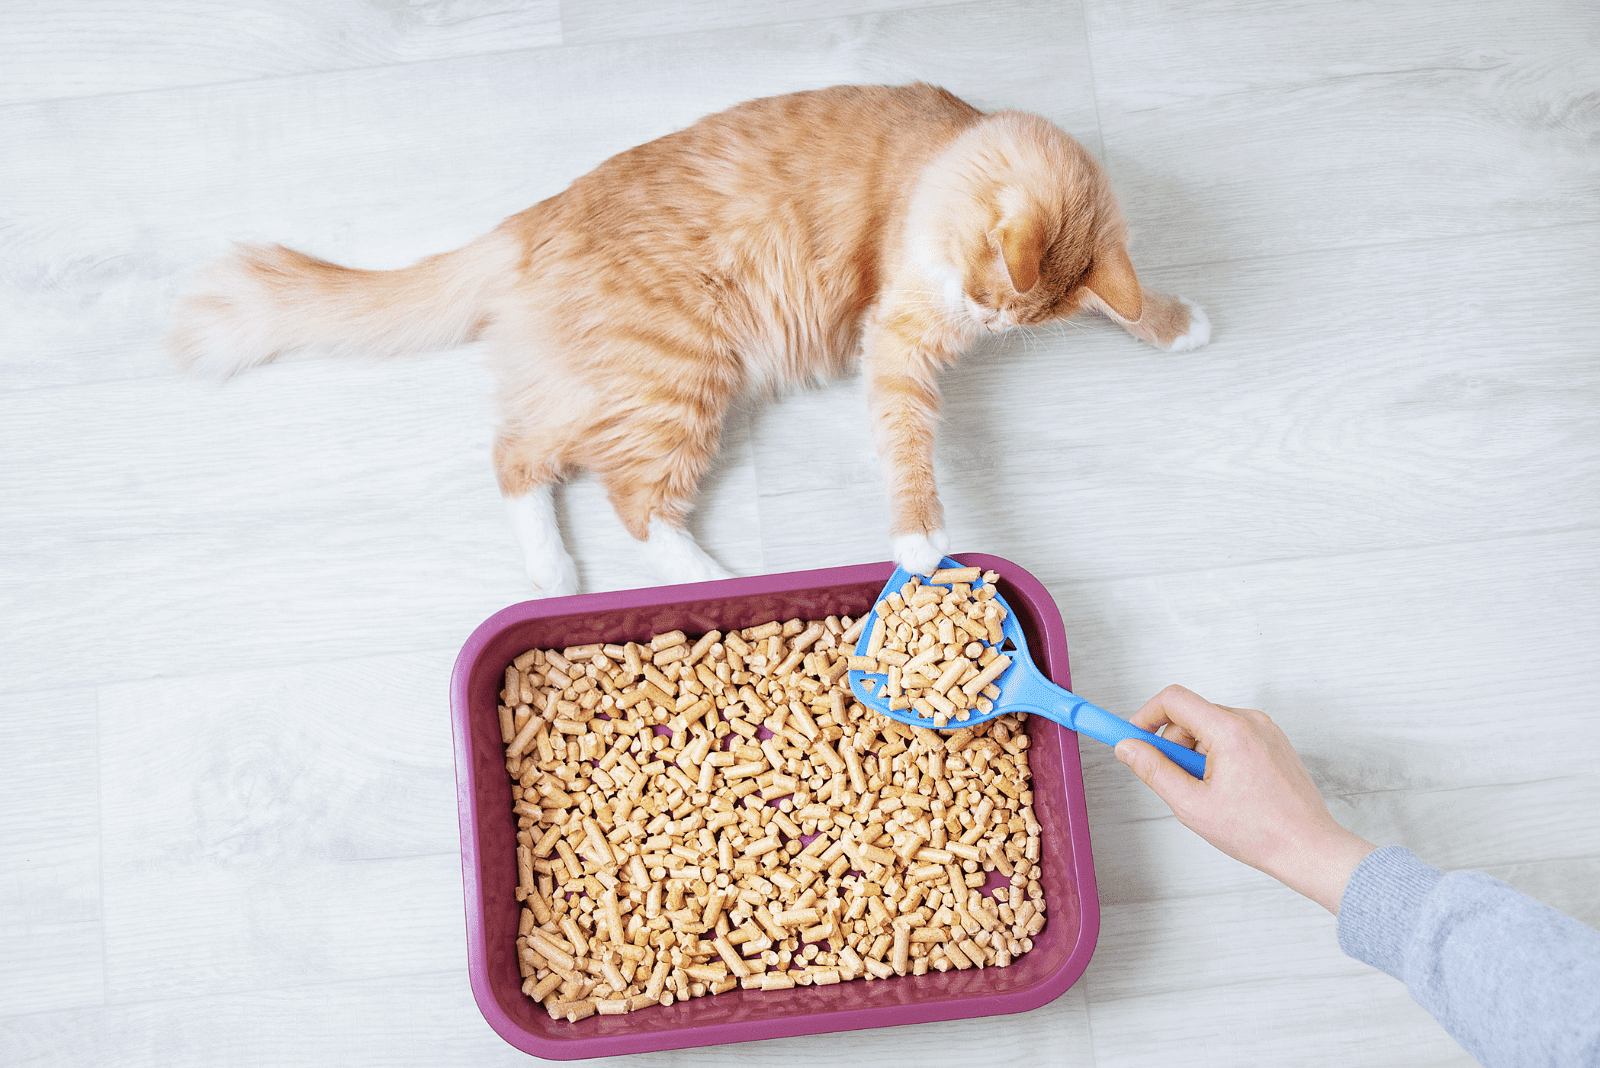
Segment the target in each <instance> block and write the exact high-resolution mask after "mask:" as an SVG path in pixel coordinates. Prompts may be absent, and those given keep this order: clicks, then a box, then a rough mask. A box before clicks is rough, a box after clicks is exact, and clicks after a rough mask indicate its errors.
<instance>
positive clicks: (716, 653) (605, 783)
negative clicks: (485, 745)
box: [498, 568, 1046, 1023]
mask: <svg viewBox="0 0 1600 1068" xmlns="http://www.w3.org/2000/svg"><path fill="white" fill-rule="evenodd" d="M945 577H946V578H947V579H948V581H951V582H954V583H957V584H958V585H957V586H955V590H956V591H959V594H958V595H957V596H952V595H951V592H952V591H950V590H943V589H933V588H929V587H926V586H919V585H917V584H911V585H909V586H908V587H907V588H906V589H905V590H903V591H901V592H900V593H899V594H896V595H895V596H894V597H893V598H891V599H890V600H889V602H888V603H887V604H885V605H883V606H880V611H876V612H868V613H864V614H863V615H861V616H859V617H856V618H850V617H839V618H830V619H826V620H810V621H808V620H799V619H791V620H786V621H785V620H774V621H771V622H767V623H763V624H760V625H758V626H754V627H747V628H744V629H742V630H731V631H726V632H721V631H710V632H707V633H705V634H702V635H698V636H695V635H690V634H686V633H685V632H683V631H671V632H668V633H665V634H658V635H655V636H653V637H652V638H650V639H649V640H647V641H642V642H621V643H591V644H587V645H578V646H571V647H568V648H564V649H530V650H528V651H527V652H525V653H523V654H522V655H521V656H519V657H517V658H516V659H515V660H514V661H512V663H511V664H510V665H508V667H507V669H506V672H505V680H504V687H503V689H502V691H501V694H500V698H501V700H500V704H499V709H500V710H502V711H500V712H499V713H498V714H499V728H500V736H501V741H502V743H503V744H504V745H505V750H506V768H507V771H508V773H509V774H510V777H511V781H512V784H513V786H514V787H515V791H514V795H513V796H514V805H513V814H514V818H515V820H516V825H517V851H516V870H517V882H518V885H517V899H518V900H519V901H521V902H522V906H523V908H522V913H521V917H520V921H519V923H518V935H517V943H518V945H517V950H518V953H517V960H518V964H519V967H520V968H521V969H522V974H523V986H522V989H523V992H524V993H525V994H526V995H527V996H528V997H530V998H532V999H533V1000H534V1001H536V1002H539V1003H540V1004H541V1005H543V1007H544V1009H545V1011H546V1012H548V1013H549V1014H550V1016H551V1017H552V1018H553V1019H560V1020H566V1021H569V1022H573V1023H576V1022H578V1021H580V1020H583V1019H587V1018H588V1017H590V1016H596V1015H604V1016H610V1015H619V1014H622V1013H627V1012H637V1011H639V1010H640V1009H644V1008H648V1007H650V1006H653V1005H671V1004H674V1003H676V1002H678V1001H683V1000H690V999H693V998H697V997H714V996H716V995H717V994H720V993H724V992H726V991H729V990H738V989H748V990H791V989H794V988H795V987H796V986H809V987H816V986H832V985H835V984H837V983H841V982H852V981H858V980H860V981H865V980H869V979H870V980H873V981H877V980H883V979H890V978H893V977H896V976H916V975H922V974H925V973H926V972H927V971H929V970H930V968H931V969H932V970H935V971H945V970H948V969H950V968H960V969H967V968H973V967H1004V966H1006V965H1008V964H1010V963H1011V962H1013V961H1014V960H1015V959H1016V958H1017V957H1018V956H1020V955H1021V954H1022V953H1024V952H1027V950H1028V949H1031V948H1032V944H1033V943H1032V939H1033V938H1034V937H1036V936H1037V935H1038V934H1039V933H1040V931H1042V930H1043V928H1044V925H1045V922H1046V918H1045V899H1044V896H1043V893H1042V891H1040V890H1039V883H1038V878H1039V843H1040V826H1039V822H1038V820H1037V819H1036V818H1035V817H1034V814H1033V809H1032V805H1031V801H1032V782H1031V773H1030V771H1029V768H1028V759H1027V758H1028V753H1027V750H1028V736H1027V734H1026V731H1025V720H1026V717H1025V716H1022V715H1016V714H1007V715H1002V716H999V717H997V718H996V719H994V720H993V721H991V722H988V723H984V724H981V725H974V726H970V727H966V728H963V729H962V730H960V731H956V732H953V733H952V734H950V735H941V734H939V733H938V732H936V731H932V730H928V729H926V728H921V727H906V726H903V725H901V724H898V723H895V722H893V721H891V720H889V719H887V718H885V717H883V716H880V715H878V714H877V713H875V712H872V711H870V710H868V709H866V708H863V707H862V706H861V705H860V704H858V703H857V702H856V701H855V700H854V699H853V698H852V696H851V694H850V691H849V687H848V676H847V672H848V671H849V670H850V669H851V668H852V667H857V666H863V667H864V666H865V665H858V664H857V663H856V658H855V654H854V647H855V642H856V641H857V640H858V639H859V636H860V634H861V633H862V628H863V627H865V626H868V625H873V627H874V629H873V638H872V640H873V642H874V645H873V650H872V653H873V656H872V662H873V663H874V664H877V665H887V666H890V667H892V668H893V669H894V670H895V672H896V675H895V681H896V686H897V687H898V688H899V691H900V693H902V694H904V695H914V696H915V699H916V700H918V701H921V702H923V703H924V704H925V705H926V706H927V707H928V708H929V709H931V710H932V711H933V712H934V713H935V714H936V715H940V716H943V715H965V714H967V713H968V710H970V709H973V708H976V707H978V705H977V703H976V701H977V700H986V699H987V698H984V697H982V696H978V697H977V698H974V695H982V694H984V693H985V688H986V687H987V688H989V689H993V687H992V683H993V680H994V679H995V678H997V677H998V675H999V673H1000V672H1001V671H1003V670H1004V668H1005V666H1006V665H1005V664H1004V663H1002V661H1003V660H1004V659H1005V658H1004V655H1003V654H996V653H995V651H994V649H993V648H992V645H991V644H989V642H990V638H989V635H990V633H991V632H992V631H993V630H994V629H995V627H997V626H998V616H997V614H996V613H993V612H989V611H988V609H991V608H995V607H996V606H994V605H992V604H990V603H988V598H987V597H983V596H976V597H974V596H973V595H972V592H971V589H970V585H969V584H970V583H972V582H974V581H976V580H977V579H978V577H979V576H978V574H977V573H976V572H975V570H974V569H970V568H968V569H953V570H952V572H951V573H949V574H948V575H946V576H945ZM988 578H989V581H991V582H992V581H993V579H992V576H989V577H988ZM963 597H965V598H966V600H965V601H963V600H962V598H963ZM919 616H920V617H922V618H920V619H919V618H918V617H919ZM891 620H892V623H893V625H892V626H891V625H889V621H891ZM911 621H915V622H914V623H913V622H911ZM991 624H994V626H991ZM946 639H952V640H946ZM974 646H977V647H978V648H973V647H974ZM997 665H998V666H997ZM979 680H982V681H979ZM969 687H970V689H969ZM907 700H910V698H909V697H908V698H907ZM935 701H937V702H938V703H934V702H935ZM969 868H970V869H971V870H970V871H969V870H967V869H969ZM989 873H994V874H993V876H992V878H994V879H997V880H999V882H1000V885H999V886H997V887H996V889H995V890H994V891H993V892H992V893H988V892H987V891H985V890H984V889H983V887H984V886H985V885H986V882H987V881H988V880H989V879H991V875H990V874H989Z"/></svg>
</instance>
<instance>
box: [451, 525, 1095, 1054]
mask: <svg viewBox="0 0 1600 1068" xmlns="http://www.w3.org/2000/svg"><path fill="white" fill-rule="evenodd" d="M956 559H958V560H960V561H961V562H962V563H963V564H969V565H976V566H978V567H982V568H985V569H993V570H994V571H996V572H998V573H999V575H1000V580H999V585H1000V592H1001V594H1002V595H1003V596H1004V597H1005V598H1006V600H1007V601H1008V602H1009V603H1010V604H1011V606H1012V608H1013V610H1014V611H1015V612H1016V613H1017V615H1018V616H1019V618H1020V620H1021V623H1022V628H1023V631H1024V633H1025V634H1026V636H1027V639H1028V647H1029V649H1031V650H1032V651H1033V654H1034V656H1035V658H1036V660H1037V662H1038V664H1039V667H1040V669H1041V670H1042V671H1043V672H1044V673H1045V674H1046V675H1047V676H1049V677H1050V678H1051V679H1052V680H1054V681H1055V682H1057V683H1059V684H1060V685H1062V686H1064V687H1068V688H1070V687H1071V684H1072V679H1071V676H1070V675H1069V673H1068V669H1067V643H1066V635H1065V631H1064V629H1063V626H1062V622H1061V614H1060V612H1059V610H1058V609H1057V608H1056V606H1055V602H1054V601H1053V600H1052V599H1051V597H1050V594H1049V593H1048V592H1046V590H1045V588H1044V587H1043V586H1042V585H1040V584H1039V581H1038V580H1037V579H1035V578H1034V577H1033V576H1032V575H1030V574H1028V572H1027V571H1025V570H1023V569H1022V568H1020V567H1018V566H1017V565H1016V564H1013V563H1012V562H1011V561H1009V560H1004V559H1001V558H1000V557H997V556H984V555H982V554H977V553H969V554H963V555H960V556H958V557H956ZM893 571H894V565H893V564H891V563H888V562H884V563H877V564H860V565H856V566H853V567H833V568H824V569H821V570H817V571H796V572H793V573H790V574H786V575H763V576H759V577H756V578H738V579H726V580H723V581H720V582H702V583H696V584H693V585H686V586H660V587H655V588H652V589H643V590H619V591H616V592H613V593H595V594H583V595H579V596H576V597H562V598H556V599H553V600H546V601H525V602H523V603H522V604H516V605H512V606H511V607H510V608H506V609H503V610H502V611H500V612H497V613H495V614H494V615H493V616H491V617H490V618H489V619H487V620H485V621H484V623H483V624H482V625H481V626H479V627H478V629H477V630H475V631H473V633H472V636H471V637H470V638H468V639H467V642H466V644H465V645H464V646H463V647H462V649H461V653H460V655H459V656H458V657H457V658H456V665H455V671H454V673H453V674H452V676H451V680H450V715H451V722H452V724H453V726H454V732H455V746H456V807H457V809H458V811H459V814H460V817H461V874H462V880H463V882H464V883H465V890H466V911H467V967H468V971H469V973H470V975H471V979H472V993H473V996H474V997H475V998H476V999H477V1002H478V1008H479V1010H481V1011H482V1013H483V1016H484V1019H485V1020H487V1021H488V1023H489V1026H490V1027H492V1028H494V1030H495V1031H496V1032H497V1033H498V1034H499V1035H500V1037H501V1038H504V1039H505V1040H506V1041H507V1042H509V1043H511V1044H512V1045H513V1046H515V1047H517V1048H518V1049H520V1050H522V1051H523V1052H525V1053H530V1054H533V1055H534V1056H536V1057H542V1058H546V1059H551V1060H575V1059H579V1058H584V1057H610V1056H616V1055H619V1054H627V1053H648V1052H652V1051H656V1050H667V1049H684V1048H688V1047H694V1046H714V1045H720V1044H722V1043H727V1042H749V1041H753V1040H756V1039H765V1038H784V1037H788V1036H792V1035H813V1034H821V1033H831V1032H836V1031H851V1030H857V1029H861V1028H868V1027H890V1026H894V1025H898V1024H914V1023H927V1022H929V1021H933V1020H959V1019H966V1018H968V1017H974V1016H997V1015H1002V1014H1004V1013H1011V1012H1026V1011H1027V1010H1029V1009H1035V1008H1038V1007H1039V1006H1041V1005H1045V1004H1047V1003H1049V1002H1050V1001H1053V1000H1054V999H1055V998H1057V997H1059V996H1060V995H1061V994H1063V993H1065V992H1066V990H1067V988H1068V987H1070V986H1071V985H1072V984H1073V983H1074V982H1076V981H1077V979H1078V977H1079V976H1080V975H1082V974H1083V971H1084V969H1085V968H1087V967H1088V965H1089V958H1090V957H1091V956H1092V955H1093V953H1094V946H1095V939H1096V937H1097V936H1098V934H1099V931H1100V901H1099V898H1098V896H1097V895H1096V892H1095V879H1094V858H1093V856H1092V855H1091V853H1090V849H1089V821H1088V813H1087V810H1086V808H1085V805H1084V794H1083V769H1082V766H1081V765H1080V764H1079V761H1078V740H1077V736H1076V735H1075V734H1074V733H1073V732H1071V731H1069V730H1067V729H1066V728H1065V727H1062V726H1059V725H1057V724H1055V723H1051V722H1049V721H1047V720H1044V719H1041V718H1039V717H1033V718H1031V719H1030V721H1029V725H1028V734H1029V736H1030V738H1031V740H1032V745H1031V748H1030V749H1029V754H1030V766H1031V768H1032V771H1033V793H1034V801H1033V807H1034V814H1035V816H1036V817H1037V818H1038V820H1039V823H1040V825H1041V827H1042V828H1043V831H1042V838H1041V843H1040V845H1041V853H1042V854H1043V855H1042V857H1041V867H1042V868H1043V877H1042V878H1041V879H1040V885H1041V886H1042V888H1043V889H1044V893H1045V900H1046V902H1047V904H1048V911H1049V924H1048V925H1047V926H1046V927H1045V929H1044V931H1043V932H1042V933H1041V934H1040V935H1039V936H1038V937H1037V938H1035V939H1034V948H1033V951H1032V952H1030V953H1027V954H1024V955H1023V956H1022V957H1020V958H1018V959H1017V961H1016V962H1015V963H1014V964H1012V965H1011V966H1010V967H1007V968H984V969H981V970H980V969H969V970H967V971H955V970H952V971H949V972H945V973H939V972H935V971H930V972H929V973H928V974H927V975H920V976H909V975H908V976H903V977H899V978H893V979H885V980H871V981H868V980H861V979H858V980H855V981H853V982H846V983H840V984H838V985H836V986H826V987H795V988H794V989H792V990H782V991H760V990H734V991H730V992H729V993H726V994H719V995H716V996H713V997H704V998H696V999H693V1000H691V1001H683V1002H678V1003H676V1004H673V1005H671V1006H669V1007H667V1008H649V1009H642V1010H640V1011H638V1012H633V1013H629V1014H627V1015H624V1016H592V1017H590V1018H589V1019H587V1020H580V1021H578V1022H576V1023H567V1022H566V1021H565V1020H552V1019H550V1018H549V1016H548V1015H546V1013H545V1011H544V1008H543V1007H542V1006H540V1005H538V1004H536V1003H534V1002H533V1001H530V1000H529V999H528V998H527V997H526V996H525V995H524V994H523V993H522V979H521V976H520V975H519V974H518V971H517V962H516V937H517V920H518V915H519V912H520V906H519V904H518V903H517V901H516V897H515V891H516V884H517V871H516V824H515V821H514V820H513V818H512V812H511V782H510V780H509V779H508V778H507V776H506V770H505V756H504V747H503V746H502V744H501V741H500V726H499V718H498V715H497V712H496V705H497V702H498V697H499V691H500V686H501V684H502V681H503V677H504V673H505V667H506V665H507V664H508V663H510V662H511V660H512V659H513V658H515V657H517V656H519V655H520V654H522V653H523V652H525V651H527V650H528V649H532V648H535V647H538V648H565V647H567V646H571V645H584V644H587V643H590V642H612V643H622V642H628V641H639V642H642V641H648V640H649V638H650V636H651V635H652V634H659V633H661V632H663V631H669V630H683V631H685V632H687V633H688V634H690V635H696V634H701V633H704V632H705V631H708V630H713V629H716V630H724V631H726V630H730V629H734V628H740V627H749V626H754V625H756V624H758V623H765V622H766V621H768V620H771V619H778V620H785V619H793V618H795V617H797V616H798V617H799V618H801V619H822V618H824V617H826V616H830V615H850V616H858V615H860V614H861V613H863V612H865V611H867V610H869V609H870V608H871V606H872V604H873V602H874V600H875V599H876V598H877V596H878V593H879V591H880V590H881V589H882V588H883V583H884V581H885V580H886V579H887V578H888V577H889V575H890V574H891V573H892V572H893Z"/></svg>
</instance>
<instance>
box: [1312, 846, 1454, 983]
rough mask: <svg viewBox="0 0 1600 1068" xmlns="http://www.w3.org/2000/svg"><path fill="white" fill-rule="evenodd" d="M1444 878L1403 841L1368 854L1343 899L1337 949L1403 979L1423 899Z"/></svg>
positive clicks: (1354, 873)
mask: <svg viewBox="0 0 1600 1068" xmlns="http://www.w3.org/2000/svg"><path fill="white" fill-rule="evenodd" d="M1443 878H1444V872H1442V871H1440V870H1439V869H1438V868H1435V867H1434V866H1433V865H1431V864H1424V863H1423V862H1422V861H1421V860H1419V859H1418V858H1417V856H1416V854H1414V853H1412V852H1411V851H1410V850H1409V849H1405V848H1402V847H1401V846H1384V847H1383V848H1382V849H1375V850H1373V851H1372V852H1371V853H1368V854H1367V855H1366V857H1365V858H1364V859H1363V860H1362V861H1361V863H1360V864H1359V865H1357V866H1356V870H1355V871H1354V872H1353V873H1351V875H1350V881H1349V882H1348V883H1346V884H1345V888H1344V896H1343V897H1342V898H1340V899H1339V923H1338V930H1339V948H1340V949H1342V950H1344V952H1345V954H1346V955H1348V956H1351V957H1354V958H1355V959H1356V960H1359V961H1363V962H1365V963H1367V964H1370V965H1372V966H1373V967H1374V968H1381V969H1382V970H1383V971H1386V972H1388V973H1389V974H1390V975H1392V976H1394V977H1395V978H1396V979H1399V980H1400V981H1401V982H1405V965H1406V946H1407V944H1408V943H1409V942H1410V941H1411V933H1412V932H1413V931H1414V930H1416V926H1417V919H1418V916H1419V915H1420V914H1421V912H1422V903H1423V902H1424V901H1425V900H1426V899H1427V897H1428V895H1429V894H1430V893H1432V892H1433V888H1434V887H1435V886H1436V885H1438V883H1439V880H1440V879H1443Z"/></svg>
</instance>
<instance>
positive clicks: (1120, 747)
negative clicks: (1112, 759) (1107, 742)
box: [1111, 741, 1133, 766]
mask: <svg viewBox="0 0 1600 1068" xmlns="http://www.w3.org/2000/svg"><path fill="white" fill-rule="evenodd" d="M1111 751H1112V752H1113V753H1115V754H1117V759H1118V760H1120V761H1122V762H1123V763H1124V764H1129V765H1130V766H1131V763H1132V761H1133V746H1132V744H1131V743H1129V742H1127V741H1121V742H1118V743H1117V744H1116V745H1114V746H1113V747H1112V748H1111Z"/></svg>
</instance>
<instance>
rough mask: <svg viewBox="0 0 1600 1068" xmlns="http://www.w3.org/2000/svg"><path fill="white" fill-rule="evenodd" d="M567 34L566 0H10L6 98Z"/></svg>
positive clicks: (499, 47)
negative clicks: (155, 2)
mask: <svg viewBox="0 0 1600 1068" xmlns="http://www.w3.org/2000/svg"><path fill="white" fill-rule="evenodd" d="M560 43H561V25H560V15H559V11H558V5H557V0H532V2H529V3H524V4H506V3H500V2H498V0H378V2H367V3H364V2H362V0H320V2H319V3H317V4H314V5H311V4H304V3H295V2H294V0H243V2H239V3H233V2H220V0H178V2H174V3H165V4H162V5H161V6H160V7H159V8H158V9H156V10H154V11H149V10H142V9H136V8H130V7H129V6H128V5H127V4H123V3H118V2H116V0H65V2H63V3H35V2H32V0H19V2H17V3H13V4H7V5H6V33H5V35H4V36H0V71H4V75H3V76H0V104H12V103H18V102H22V101H30V100H48V99H54V98H59V97H89V96H104V95H109V94H116V93H132V92H139V91H142V90H150V89H167V88H170V87H172V86H176V85H207V84H211V83H216V82H236V81H243V80H247V79H254V78H271V77H283V76H292V75H305V74H318V73H323V72H326V71H336V70H350V69H353V68H357V67H381V66H391V65H394V64H398V63H416V62H421V61H424V60H429V59H441V58H444V57H447V56H455V55H475V54H479V53H484V52H509V51H512V50H514V49H520V48H538V47H542V46H545V45H554V44H560Z"/></svg>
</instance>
